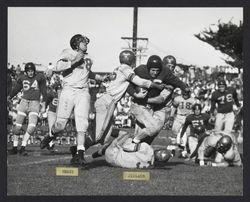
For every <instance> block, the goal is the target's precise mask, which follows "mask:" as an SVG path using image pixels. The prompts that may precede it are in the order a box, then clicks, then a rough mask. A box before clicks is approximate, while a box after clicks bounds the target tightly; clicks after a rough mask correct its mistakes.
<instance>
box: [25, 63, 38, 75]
mask: <svg viewBox="0 0 250 202" xmlns="http://www.w3.org/2000/svg"><path fill="white" fill-rule="evenodd" d="M29 70H32V71H34V73H32V74H28V71H29ZM24 71H25V73H26V74H27V75H28V77H33V76H34V75H35V73H36V66H35V64H34V63H32V62H28V63H26V64H25V67H24ZM30 75H31V76H30Z"/></svg>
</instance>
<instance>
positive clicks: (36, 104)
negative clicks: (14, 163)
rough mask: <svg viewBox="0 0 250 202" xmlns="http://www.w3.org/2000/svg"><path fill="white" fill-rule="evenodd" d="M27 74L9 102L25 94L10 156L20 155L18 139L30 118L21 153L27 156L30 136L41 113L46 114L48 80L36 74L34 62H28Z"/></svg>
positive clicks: (18, 80) (19, 110) (19, 80)
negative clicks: (20, 93)
mask: <svg viewBox="0 0 250 202" xmlns="http://www.w3.org/2000/svg"><path fill="white" fill-rule="evenodd" d="M24 71H25V74H22V75H20V76H19V77H18V79H17V83H16V85H15V87H14V89H13V90H12V91H11V93H10V95H9V96H8V97H7V99H8V100H10V99H12V98H13V97H14V96H15V95H17V93H19V92H20V91H22V92H23V95H22V99H21V102H20V105H19V107H18V109H17V111H18V112H17V117H16V122H15V125H14V129H13V133H14V135H13V149H12V151H11V152H10V154H17V153H18V149H17V147H18V138H19V136H20V132H21V128H22V124H23V121H24V119H25V118H26V116H28V126H27V130H26V132H25V134H24V137H23V140H22V145H21V149H20V151H19V153H20V154H21V155H27V154H28V153H27V152H26V151H25V147H26V146H27V142H28V140H29V138H30V136H31V135H32V134H33V133H34V131H35V129H36V125H37V120H38V114H39V111H41V113H44V112H45V100H46V99H47V87H46V79H45V77H44V75H43V74H40V73H37V72H36V66H35V65H34V63H32V62H28V63H26V64H25V67H24ZM41 96H42V102H41V106H42V107H41V106H40V100H41ZM40 107H41V109H40Z"/></svg>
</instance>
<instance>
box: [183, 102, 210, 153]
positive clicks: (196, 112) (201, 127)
mask: <svg viewBox="0 0 250 202" xmlns="http://www.w3.org/2000/svg"><path fill="white" fill-rule="evenodd" d="M192 110H193V113H192V114H190V115H188V116H187V118H186V120H185V123H184V125H183V127H182V130H181V133H180V139H181V140H182V137H183V135H184V133H185V132H186V130H187V128H188V126H189V127H190V135H189V137H188V140H187V141H188V147H189V149H190V155H191V158H192V157H195V155H196V154H195V153H194V152H195V150H196V148H197V145H198V144H199V143H200V142H201V141H202V140H203V138H204V137H205V136H206V135H207V134H206V133H205V132H206V129H210V128H209V115H208V114H206V113H201V110H202V109H201V105H200V104H199V103H196V104H194V105H193V107H192Z"/></svg>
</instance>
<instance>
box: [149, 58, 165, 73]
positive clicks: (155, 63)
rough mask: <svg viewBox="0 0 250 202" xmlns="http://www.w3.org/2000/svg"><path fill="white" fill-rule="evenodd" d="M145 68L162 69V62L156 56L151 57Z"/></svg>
mask: <svg viewBox="0 0 250 202" xmlns="http://www.w3.org/2000/svg"><path fill="white" fill-rule="evenodd" d="M147 68H148V70H149V69H150V68H159V69H160V70H161V69H162V60H161V58H160V57H159V56H158V55H151V56H150V57H149V58H148V61H147Z"/></svg>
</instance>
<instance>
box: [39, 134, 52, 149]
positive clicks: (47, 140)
mask: <svg viewBox="0 0 250 202" xmlns="http://www.w3.org/2000/svg"><path fill="white" fill-rule="evenodd" d="M52 140H53V137H50V136H49V135H46V136H45V137H44V139H43V140H42V141H41V143H40V148H41V149H44V148H46V147H47V148H48V147H49V143H50V141H52Z"/></svg>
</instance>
